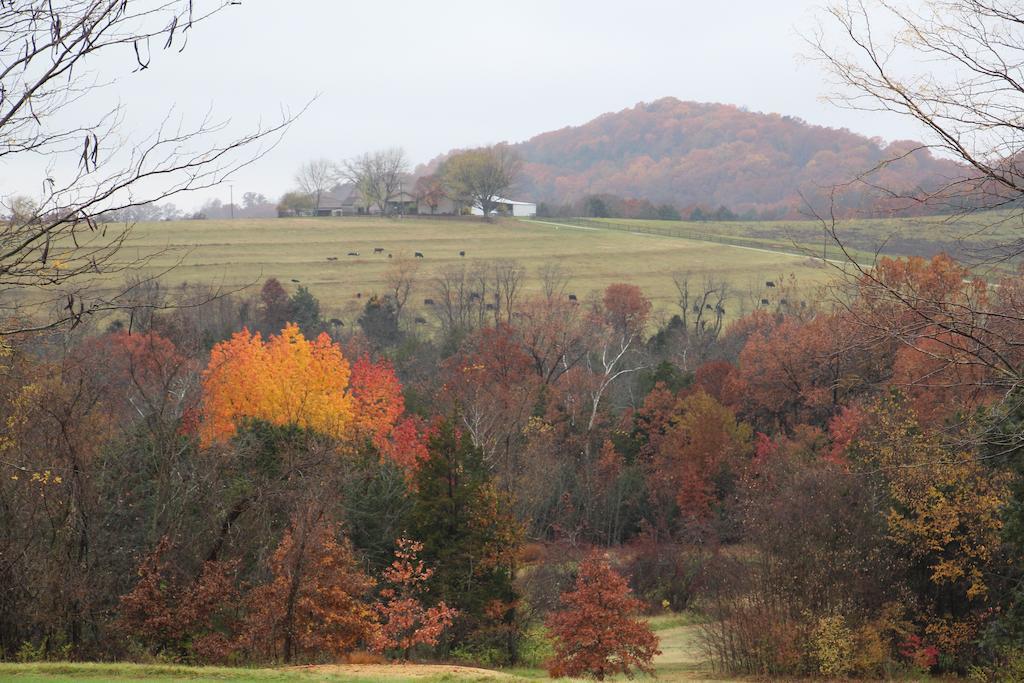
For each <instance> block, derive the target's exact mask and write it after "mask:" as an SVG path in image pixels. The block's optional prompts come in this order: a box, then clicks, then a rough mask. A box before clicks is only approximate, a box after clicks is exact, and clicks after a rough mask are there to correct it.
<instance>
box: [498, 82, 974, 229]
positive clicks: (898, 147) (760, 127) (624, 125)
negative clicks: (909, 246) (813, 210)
mask: <svg viewBox="0 0 1024 683" xmlns="http://www.w3.org/2000/svg"><path fill="white" fill-rule="evenodd" d="M918 145H919V143H916V142H912V141H897V142H892V143H889V144H887V145H885V144H883V143H882V141H881V140H879V139H877V138H866V137H864V136H862V135H858V134H855V133H852V132H850V131H849V130H845V129H842V130H838V129H835V128H825V127H823V126H814V125H810V124H808V123H806V122H804V121H802V120H800V119H797V118H793V117H791V116H782V115H779V114H761V113H754V112H749V111H745V110H744V109H741V108H739V107H735V106H731V105H724V104H702V103H698V102H681V101H680V100H677V99H675V98H671V97H667V98H664V99H660V100H657V101H656V102H651V103H640V104H638V105H636V106H634V107H632V108H629V109H624V110H622V111H619V112H615V113H609V114H604V115H602V116H599V117H597V118H596V119H594V120H593V121H590V122H589V123H585V124H583V125H582V126H573V127H567V128H563V129H561V130H556V131H552V132H549V133H543V134H541V135H537V136H536V137H533V138H531V139H529V140H527V141H525V142H522V143H519V144H517V145H515V147H516V148H517V149H518V150H519V152H520V153H521V154H522V156H523V159H524V162H525V163H524V167H523V171H524V173H523V175H524V177H523V180H522V183H521V185H520V187H519V188H518V191H517V194H518V195H520V196H523V197H529V198H531V199H536V200H538V201H546V202H552V203H569V202H573V201H578V200H579V199H580V198H582V197H583V196H585V195H588V194H600V193H609V194H614V195H619V196H622V197H635V198H643V199H647V200H650V201H652V202H655V203H661V202H665V203H670V204H674V205H675V206H677V207H680V208H684V209H685V208H687V207H690V208H692V207H694V206H702V207H712V208H713V207H717V206H720V205H724V206H727V207H729V208H730V209H733V210H735V211H737V212H744V211H750V210H755V211H758V212H761V213H763V214H768V215H772V214H774V215H776V216H780V217H781V216H787V215H789V216H791V215H794V214H795V213H796V211H798V210H799V209H800V207H801V205H802V204H803V200H802V199H801V193H802V194H803V195H804V196H805V197H806V198H809V199H810V200H811V201H812V202H814V203H815V204H816V205H818V206H822V205H824V204H825V203H826V202H827V197H828V190H827V188H828V187H829V186H832V185H836V184H841V183H846V182H848V181H850V180H852V179H854V178H856V177H857V176H858V175H859V174H862V173H864V172H865V171H867V170H869V169H871V168H873V167H875V166H877V165H878V164H879V163H880V162H882V161H884V160H887V159H891V158H894V157H897V156H901V155H903V154H908V152H910V150H913V149H914V148H915V147H917V146H918ZM961 174H962V170H961V167H959V166H958V165H957V164H955V163H954V162H952V161H947V160H944V159H938V158H936V157H933V156H932V155H931V154H930V153H929V152H927V151H924V150H922V151H915V152H913V153H912V154H909V155H908V156H906V157H905V158H903V159H902V160H900V161H898V162H896V163H894V164H891V165H888V166H886V167H884V168H883V169H881V170H879V171H878V172H876V173H875V174H874V175H873V176H872V178H871V180H872V182H873V183H874V184H876V185H879V186H882V187H886V188H888V189H898V190H900V191H907V190H913V189H916V188H931V187H935V186H937V185H938V184H940V183H941V182H942V180H943V179H948V178H950V177H957V176H959V175H961ZM839 205H840V206H841V207H843V208H844V209H846V210H848V211H850V212H853V211H856V212H858V213H862V214H876V215H877V214H885V213H887V212H889V211H891V210H893V209H895V208H902V207H903V204H901V203H896V202H893V201H891V200H886V199H884V198H883V196H882V195H881V193H879V192H877V191H873V190H870V189H869V188H867V187H866V186H865V185H863V184H858V185H857V186H856V187H851V188H849V189H847V190H844V191H843V192H842V193H841V196H840V199H839Z"/></svg>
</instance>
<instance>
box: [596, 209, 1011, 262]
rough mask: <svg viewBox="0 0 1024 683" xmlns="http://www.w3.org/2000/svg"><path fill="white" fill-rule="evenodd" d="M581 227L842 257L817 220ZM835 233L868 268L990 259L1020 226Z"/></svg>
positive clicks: (975, 218)
mask: <svg viewBox="0 0 1024 683" xmlns="http://www.w3.org/2000/svg"><path fill="white" fill-rule="evenodd" d="M583 224H584V225H595V226H600V225H602V224H603V225H607V226H609V227H613V226H617V227H633V228H636V229H637V230H647V229H650V230H653V231H656V232H660V233H671V234H674V235H676V236H679V237H692V238H696V239H700V238H712V239H713V238H723V239H726V240H737V241H738V242H742V243H743V244H748V245H749V246H755V247H762V248H766V249H776V250H780V251H793V252H806V253H811V254H814V255H816V256H821V255H822V254H823V253H824V254H826V255H827V257H828V258H842V255H841V253H840V250H839V248H838V247H837V246H836V244H835V243H834V241H832V240H831V239H826V235H825V233H824V230H823V227H822V224H821V223H820V222H818V221H812V220H804V221H793V220H789V221H786V220H783V221H658V220H640V219H622V218H592V219H585V220H584V221H583ZM837 232H838V234H839V236H840V238H841V239H842V240H843V243H844V245H845V246H846V247H847V249H848V250H849V251H850V253H851V254H852V255H853V256H854V257H855V258H856V259H857V260H858V261H861V262H864V263H870V262H871V261H872V259H873V258H874V256H875V254H876V253H882V254H885V255H890V256H926V257H930V256H933V255H935V254H938V253H940V252H946V253H948V254H951V255H952V256H954V257H955V258H957V259H960V260H969V261H975V260H979V259H981V258H983V257H984V256H987V255H989V254H990V252H988V251H986V247H990V246H991V245H993V244H996V243H1003V242H1009V241H1013V240H1016V239H1020V238H1021V235H1022V234H1024V224H1022V219H1021V216H1020V214H1019V213H1016V212H1008V211H993V212H984V213H977V214H973V215H970V216H963V217H952V216H920V217H912V218H872V219H855V220H844V221H840V222H839V223H837Z"/></svg>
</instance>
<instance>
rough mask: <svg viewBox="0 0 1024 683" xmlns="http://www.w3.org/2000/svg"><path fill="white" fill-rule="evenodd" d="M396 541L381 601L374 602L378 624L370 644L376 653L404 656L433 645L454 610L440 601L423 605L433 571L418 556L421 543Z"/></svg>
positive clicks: (454, 614) (453, 617)
mask: <svg viewBox="0 0 1024 683" xmlns="http://www.w3.org/2000/svg"><path fill="white" fill-rule="evenodd" d="M397 544H398V548H397V549H396V550H395V560H394V562H392V563H391V566H390V567H388V568H387V569H385V570H384V581H385V582H386V583H387V587H386V588H384V589H383V590H382V591H381V592H380V595H381V598H383V601H381V602H378V603H377V605H376V611H377V614H378V615H379V617H380V621H381V623H380V627H379V628H378V629H377V631H376V632H375V633H374V637H373V640H372V641H371V643H370V647H371V648H372V649H373V650H375V651H377V652H384V651H385V650H397V651H400V652H401V653H402V656H403V657H404V658H405V659H408V658H409V652H410V650H411V649H412V648H413V647H415V646H417V645H436V644H437V641H438V639H440V637H441V634H442V633H444V631H445V629H446V628H448V627H449V626H451V624H452V621H453V620H454V619H455V617H456V616H457V615H458V611H457V610H455V609H452V608H451V607H448V605H446V604H445V603H444V601H441V602H439V603H437V605H436V606H434V607H425V606H424V604H423V598H424V596H425V595H426V593H427V591H428V590H429V589H428V588H427V581H429V580H430V577H431V576H433V574H434V570H433V569H431V568H429V567H427V566H426V565H425V564H424V563H423V560H420V559H419V553H421V552H422V551H423V544H422V543H419V542H417V541H412V540H410V539H407V538H401V539H398V542H397Z"/></svg>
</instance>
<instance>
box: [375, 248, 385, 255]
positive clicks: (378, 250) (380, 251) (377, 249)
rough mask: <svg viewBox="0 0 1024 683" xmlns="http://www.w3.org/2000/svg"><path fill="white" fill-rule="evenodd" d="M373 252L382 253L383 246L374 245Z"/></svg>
mask: <svg viewBox="0 0 1024 683" xmlns="http://www.w3.org/2000/svg"><path fill="white" fill-rule="evenodd" d="M373 253H374V254H383V253H384V247H374V248H373Z"/></svg>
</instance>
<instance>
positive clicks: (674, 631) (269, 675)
mask: <svg viewBox="0 0 1024 683" xmlns="http://www.w3.org/2000/svg"><path fill="white" fill-rule="evenodd" d="M648 622H649V623H650V625H651V628H652V629H653V630H654V632H655V633H656V634H657V635H658V638H659V640H660V648H661V651H662V654H661V655H659V656H658V657H657V658H656V659H655V669H656V673H657V680H660V681H689V682H691V683H692V682H693V681H719V682H723V681H730V680H735V679H731V678H728V677H716V676H714V675H713V674H712V673H711V672H710V669H709V667H708V666H707V663H706V662H705V661H704V657H703V652H702V649H701V646H700V640H699V633H698V631H699V628H700V626H699V619H698V618H696V617H695V616H694V615H691V614H665V615H660V616H655V617H650V618H649V619H648ZM547 678H548V677H547V675H546V672H545V671H544V670H543V669H511V670H499V671H495V670H490V669H480V668H476V667H472V666H457V665H453V664H402V663H393V664H345V665H323V666H295V667H279V668H254V669H245V668H228V667H190V666H178V665H158V664H102V663H98V664H88V663H86V664H77V663H60V662H56V663H39V664H2V663H0V680H2V681H8V680H10V681H13V682H16V683H63V682H65V681H76V682H77V681H90V682H92V681H117V682H118V683H126V682H129V681H146V682H147V683H169V682H170V681H188V682H190V683H198V682H204V683H205V682H207V681H209V682H213V681H235V682H238V683H263V682H268V683H269V682H281V683H308V682H310V681H345V682H346V683H363V682H364V681H365V682H369V681H387V682H389V683H401V682H405V681H410V682H411V681H415V682H416V683H428V682H432V681H531V680H533V681H536V680H545V679H547ZM618 679H622V680H625V678H624V677H621V676H620V677H617V679H616V680H618ZM562 680H566V679H562Z"/></svg>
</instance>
